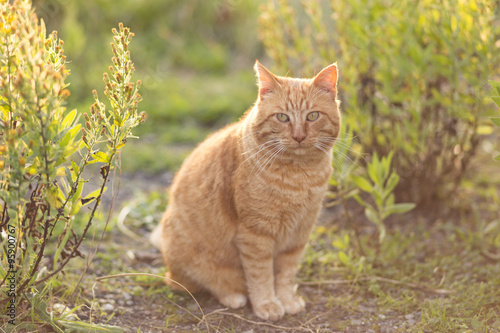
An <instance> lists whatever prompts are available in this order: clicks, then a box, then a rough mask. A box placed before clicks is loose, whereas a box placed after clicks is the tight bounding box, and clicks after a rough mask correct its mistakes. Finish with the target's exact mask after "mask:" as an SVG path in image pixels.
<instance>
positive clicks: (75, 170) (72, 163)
mask: <svg viewBox="0 0 500 333" xmlns="http://www.w3.org/2000/svg"><path fill="white" fill-rule="evenodd" d="M71 166H72V167H73V173H72V175H71V177H72V180H73V181H76V176H77V175H78V172H80V167H79V166H78V165H77V164H76V162H75V161H73V160H71Z"/></svg>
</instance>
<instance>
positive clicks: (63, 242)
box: [54, 230, 71, 267]
mask: <svg viewBox="0 0 500 333" xmlns="http://www.w3.org/2000/svg"><path fill="white" fill-rule="evenodd" d="M70 234H71V232H70V231H69V230H66V233H65V235H64V238H63V240H62V241H61V244H59V246H58V247H57V250H56V253H55V254H54V267H57V260H59V255H60V254H61V252H62V250H63V249H64V247H65V246H66V242H67V241H68V239H69V235H70Z"/></svg>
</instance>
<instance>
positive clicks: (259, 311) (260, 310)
mask: <svg viewBox="0 0 500 333" xmlns="http://www.w3.org/2000/svg"><path fill="white" fill-rule="evenodd" d="M253 311H254V312H255V314H256V315H257V317H259V318H261V319H264V320H272V321H275V320H278V319H281V318H282V317H283V316H284V315H285V309H284V308H283V306H282V305H281V302H280V301H279V300H278V299H277V298H273V299H269V300H265V301H264V302H261V303H259V304H257V305H256V306H254V307H253Z"/></svg>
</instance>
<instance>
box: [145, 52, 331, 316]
mask: <svg viewBox="0 0 500 333" xmlns="http://www.w3.org/2000/svg"><path fill="white" fill-rule="evenodd" d="M254 68H255V71H256V72H257V76H258V85H259V96H258V99H257V102H256V103H255V105H254V106H253V108H252V109H250V110H249V111H247V113H246V114H245V115H244V116H243V117H242V118H241V120H240V121H239V122H237V123H235V124H232V125H229V126H227V127H226V128H224V129H222V130H220V131H218V132H216V133H215V134H213V135H212V136H210V137H209V138H208V139H206V140H205V141H204V142H203V143H201V144H200V145H199V146H198V147H197V148H196V149H195V150H194V151H193V152H192V154H191V155H190V156H189V157H188V158H187V159H186V160H185V161H184V164H183V165H182V167H181V169H180V170H179V172H178V173H177V175H176V176H175V178H174V181H173V184H172V187H171V189H170V203H169V206H168V208H167V210H166V212H165V214H164V216H163V218H162V220H161V223H160V226H159V227H158V228H157V230H156V231H155V232H153V234H152V236H151V241H152V242H153V243H156V244H157V245H158V246H159V247H160V248H161V251H162V253H163V258H164V260H165V263H166V265H167V267H168V273H167V277H168V278H169V279H172V280H175V281H177V282H179V283H180V284H182V285H183V286H184V287H186V288H187V289H188V290H189V291H190V292H196V291H200V290H206V291H209V292H210V293H211V294H212V295H213V296H215V297H216V298H217V299H218V301H219V302H220V303H222V304H223V305H225V306H227V307H230V308H239V307H242V306H244V305H245V304H246V303H247V299H248V298H249V299H250V302H251V304H252V307H253V310H254V312H255V314H256V315H257V316H258V317H259V318H262V319H264V320H278V319H280V318H281V317H282V316H283V315H284V314H285V313H289V314H295V313H298V312H300V311H302V310H304V308H305V302H304V300H303V299H302V298H301V297H299V296H297V295H296V294H295V288H294V278H295V275H296V273H297V270H298V265H299V261H300V257H301V254H302V252H303V250H304V248H305V246H306V243H307V241H308V238H309V233H310V231H311V228H312V227H313V225H314V224H315V222H316V219H317V217H318V213H319V211H320V208H321V204H322V199H323V197H324V195H325V191H326V189H327V183H328V179H329V177H330V174H331V172H332V166H331V164H332V163H331V162H332V154H331V149H332V147H333V144H334V142H335V140H336V139H337V137H338V134H339V131H340V113H339V101H338V100H337V75H338V74H337V66H336V65H335V64H333V65H330V66H328V67H326V68H325V69H323V70H322V71H321V72H320V73H319V74H318V75H317V76H316V77H314V78H313V79H295V78H288V77H279V76H275V75H273V74H272V73H271V72H269V71H268V70H267V69H266V68H265V67H264V66H262V65H261V64H260V63H259V62H258V61H257V62H256V63H255V66H254ZM166 283H167V284H168V285H170V286H171V287H172V288H175V289H178V290H182V289H181V288H180V287H179V286H178V285H177V284H175V283H172V282H171V281H169V280H166Z"/></svg>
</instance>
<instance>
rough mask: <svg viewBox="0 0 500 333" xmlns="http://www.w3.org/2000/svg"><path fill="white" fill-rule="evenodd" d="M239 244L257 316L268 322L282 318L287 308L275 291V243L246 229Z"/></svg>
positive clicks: (249, 293) (237, 241)
mask: <svg viewBox="0 0 500 333" xmlns="http://www.w3.org/2000/svg"><path fill="white" fill-rule="evenodd" d="M240 231H241V230H240ZM236 245H237V246H238V249H239V252H240V258H241V263H242V265H243V269H244V271H245V279H246V283H247V289H248V296H249V298H250V302H251V303H252V308H253V311H254V313H255V314H256V315H257V317H259V318H261V319H264V320H273V321H274V320H278V319H280V318H282V317H283V315H284V314H285V309H284V308H283V306H282V305H281V302H280V300H279V299H278V298H277V297H276V293H275V291H274V269H273V251H274V240H273V239H272V238H270V237H268V236H265V235H262V234H256V233H254V232H252V231H251V230H248V229H245V230H243V231H241V232H239V234H238V236H237V238H236Z"/></svg>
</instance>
